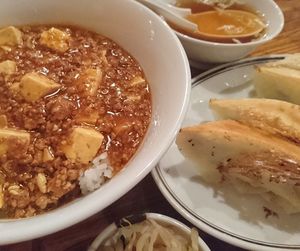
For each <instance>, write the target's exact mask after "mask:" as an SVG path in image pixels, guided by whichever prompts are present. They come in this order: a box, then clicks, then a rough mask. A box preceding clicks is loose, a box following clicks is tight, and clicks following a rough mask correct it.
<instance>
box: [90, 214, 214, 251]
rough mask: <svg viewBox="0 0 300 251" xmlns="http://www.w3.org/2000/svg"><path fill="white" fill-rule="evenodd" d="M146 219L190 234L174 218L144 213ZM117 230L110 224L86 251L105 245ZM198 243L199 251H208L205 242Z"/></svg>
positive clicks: (199, 241)
mask: <svg viewBox="0 0 300 251" xmlns="http://www.w3.org/2000/svg"><path fill="white" fill-rule="evenodd" d="M146 217H147V219H153V220H155V221H157V222H160V223H162V224H166V225H169V226H172V227H174V228H176V229H178V230H179V231H181V232H182V233H184V234H186V235H187V236H189V235H190V233H191V228H189V227H188V226H186V225H184V224H183V223H182V222H180V221H178V220H176V219H174V218H171V217H168V216H165V215H162V214H157V213H146ZM117 229H118V228H117V225H116V224H115V223H112V224H110V225H109V226H108V227H107V228H105V229H104V230H103V231H102V232H101V233H100V234H99V235H98V236H97V237H96V239H95V240H94V241H93V242H92V244H91V245H90V247H89V249H88V250H87V251H96V250H97V248H98V247H99V246H100V245H101V244H103V242H104V243H105V241H107V240H109V239H110V238H111V237H112V236H113V235H114V234H116V232H117ZM198 243H199V247H201V250H203V251H210V249H209V247H208V246H207V245H206V244H205V242H204V241H203V240H202V239H201V238H200V237H198Z"/></svg>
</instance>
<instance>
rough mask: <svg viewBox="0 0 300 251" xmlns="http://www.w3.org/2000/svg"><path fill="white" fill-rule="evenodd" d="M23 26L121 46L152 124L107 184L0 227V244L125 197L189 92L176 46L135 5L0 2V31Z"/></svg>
mask: <svg viewBox="0 0 300 251" xmlns="http://www.w3.org/2000/svg"><path fill="white" fill-rule="evenodd" d="M23 24H71V25H78V26H81V27H83V28H87V29H90V30H93V31H96V32H98V33H100V34H102V35H105V36H107V37H109V38H111V39H113V40H114V41H115V42H117V43H118V44H119V45H121V46H122V47H123V48H124V49H126V50H127V51H128V52H129V53H131V55H133V56H134V57H135V58H136V59H137V60H138V62H139V63H140V64H141V66H142V68H143V69H144V71H145V74H146V77H147V79H148V81H149V82H150V88H151V92H152V105H153V107H152V108H153V111H152V121H151V125H150V127H149V130H148V133H147V135H146V137H145V140H144V142H143V145H142V147H140V149H139V151H138V153H137V154H136V155H135V156H134V158H133V159H132V160H131V161H130V163H129V164H128V165H127V167H126V168H125V169H124V170H123V171H121V172H120V173H119V174H118V175H116V176H115V177H114V178H113V179H112V180H111V181H110V182H108V183H107V184H106V185H104V186H103V187H102V188H100V189H99V190H97V191H95V192H94V193H91V194H89V195H87V196H85V197H82V198H80V199H78V200H76V201H74V202H72V203H70V204H68V205H66V206H64V207H61V208H59V209H57V210H54V211H51V212H49V213H46V214H43V215H40V216H36V217H32V218H29V219H22V220H8V221H7V220H2V221H0V244H6V243H12V242H17V241H22V240H26V239H32V238H37V237H39V236H42V235H46V234H49V233H52V232H55V231H58V230H60V229H63V228H65V227H68V226H70V225H72V224H75V223H77V222H79V221H80V220H83V219H85V218H87V217H89V216H91V215H92V214H94V213H96V212H98V211H100V210H101V209H103V208H104V207H106V206H108V205H109V204H111V203H112V202H113V201H115V200H116V199H118V198H119V197H120V196H122V195H123V194H124V193H126V192H127V191H128V190H129V189H131V188H132V187H133V186H134V185H136V183H138V182H139V181H140V180H141V179H142V178H143V177H144V176H145V175H146V174H147V173H148V172H150V170H151V168H152V167H153V166H154V165H155V164H156V163H157V162H158V160H159V158H160V157H161V156H162V154H163V153H164V152H165V151H166V150H167V148H168V146H169V145H170V144H171V142H172V140H173V139H174V137H175V135H176V132H177V130H178V129H179V127H180V123H181V121H182V119H183V115H184V113H185V111H186V108H187V103H188V97H189V92H190V71H189V66H188V61H187V58H186V55H185V52H184V50H183V48H182V46H181V44H180V42H179V40H178V39H177V38H176V36H175V35H174V34H173V32H172V31H171V30H170V28H169V27H168V26H167V25H166V24H165V23H164V22H163V21H162V20H161V19H160V18H159V17H158V16H156V15H155V14H154V13H152V12H151V11H150V10H148V9H147V8H145V7H144V6H142V5H140V4H139V3H137V2H135V1H132V0H123V1H119V0H101V1H98V0H87V1H81V0H72V1H71V0H66V1H61V0H51V1H50V0H49V1H38V0H16V1H15V2H14V3H12V2H11V1H10V0H3V1H1V9H0V26H2V27H3V26H7V25H23ZM29 226H30V227H29Z"/></svg>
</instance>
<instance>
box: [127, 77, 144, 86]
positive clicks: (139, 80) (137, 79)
mask: <svg viewBox="0 0 300 251" xmlns="http://www.w3.org/2000/svg"><path fill="white" fill-rule="evenodd" d="M145 82H146V80H145V79H143V78H142V77H140V76H136V77H134V78H133V79H132V80H131V82H130V85H131V86H136V85H141V84H144V83H145Z"/></svg>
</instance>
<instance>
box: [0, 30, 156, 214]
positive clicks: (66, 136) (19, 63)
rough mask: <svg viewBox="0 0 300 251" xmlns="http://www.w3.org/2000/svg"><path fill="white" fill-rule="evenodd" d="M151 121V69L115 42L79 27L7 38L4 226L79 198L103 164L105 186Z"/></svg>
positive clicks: (1, 127) (3, 47)
mask: <svg viewBox="0 0 300 251" xmlns="http://www.w3.org/2000/svg"><path fill="white" fill-rule="evenodd" d="M150 120H151V94H150V89H149V85H148V82H147V79H146V77H145V75H144V73H143V70H142V68H141V67H140V65H139V64H138V62H137V61H136V60H135V59H134V58H133V57H132V56H131V55H130V54H129V53H127V52H126V51H125V50H124V49H122V48H121V47H120V46H119V45H118V44H116V43H115V42H113V41H112V40H110V39H108V38H106V37H104V36H102V35H99V34H96V33H94V32H91V31H88V30H85V29H82V28H78V27H73V26H59V25H55V26H48V25H43V26H40V25H39V26H22V27H14V26H9V27H4V28H2V29H0V217H1V218H21V217H29V216H34V215H36V214H39V213H43V212H46V211H48V210H51V209H54V208H56V207H58V206H60V205H62V204H64V203H67V202H69V201H70V200H72V199H75V198H77V197H79V196H81V194H82V192H81V190H80V178H81V177H83V176H84V174H85V172H87V171H88V170H90V168H91V167H93V168H97V165H98V163H100V164H101V163H103V162H104V163H105V164H106V165H107V166H108V167H109V175H106V176H105V177H102V178H103V179H104V180H105V181H106V180H107V179H109V178H110V177H111V176H113V175H115V174H116V173H117V172H119V171H120V170H121V169H122V168H124V166H125V165H126V163H127V162H128V161H129V160H130V158H131V157H132V156H133V155H134V153H135V152H136V151H137V148H138V147H139V145H140V143H141V141H142V140H143V137H144V136H145V133H146V131H147V128H148V126H149V123H150ZM99 156H100V157H99ZM103 156H104V157H103ZM104 159H105V160H104ZM102 166H103V164H102ZM81 183H82V181H81Z"/></svg>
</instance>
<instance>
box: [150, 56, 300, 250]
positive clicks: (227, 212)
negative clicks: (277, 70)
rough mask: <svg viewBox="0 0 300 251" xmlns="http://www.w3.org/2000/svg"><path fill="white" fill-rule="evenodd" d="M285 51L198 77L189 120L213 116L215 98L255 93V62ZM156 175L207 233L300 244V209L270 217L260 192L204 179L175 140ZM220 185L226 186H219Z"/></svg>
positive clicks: (278, 245)
mask: <svg viewBox="0 0 300 251" xmlns="http://www.w3.org/2000/svg"><path fill="white" fill-rule="evenodd" d="M282 58H284V57H283V56H272V57H264V58H252V59H251V58H250V59H246V60H242V61H239V62H235V63H231V64H226V65H222V66H220V67H217V68H214V69H212V70H210V71H208V72H206V73H204V74H202V75H200V76H199V77H197V78H196V79H194V82H195V80H197V81H196V83H195V84H194V85H193V89H192V95H191V100H190V108H189V111H188V113H187V115H186V118H185V120H184V123H183V126H186V125H192V124H198V123H201V122H204V121H209V120H213V116H212V113H211V111H210V110H209V108H208V101H209V99H210V98H246V97H250V96H251V91H252V90H253V87H252V85H251V79H252V76H253V72H254V66H255V65H257V64H260V63H265V62H268V61H271V60H275V59H282ZM152 175H153V177H154V179H155V181H156V183H157V185H158V187H159V188H160V190H161V192H162V193H163V194H164V196H165V197H166V199H167V200H168V201H169V202H170V203H171V205H172V206H173V207H174V208H175V209H176V210H177V211H178V212H179V213H180V214H181V215H182V216H184V217H185V218H186V219H187V220H189V221H190V222H192V223H193V224H194V225H196V226H197V227H199V228H200V229H202V230H204V231H206V232H207V233H209V234H211V235H213V236H215V237H216V238H219V239H221V240H224V241H226V242H228V243H231V244H233V245H236V246H240V247H242V248H246V249H251V250H253V249H254V250H277V251H278V250H300V224H299V223H300V215H299V214H298V215H294V216H288V215H284V214H283V213H282V212H280V211H277V213H278V217H276V216H270V217H268V218H266V212H264V210H263V207H264V206H266V207H267V208H269V207H268V205H267V204H266V203H265V202H264V201H263V200H261V199H260V198H259V197H258V196H256V195H255V196H254V195H251V196H250V195H247V196H241V195H240V194H237V193H235V191H232V190H230V188H229V189H228V188H227V189H224V190H221V191H222V194H221V193H220V192H218V190H216V189H214V188H212V187H211V186H209V185H207V184H205V183H203V182H202V181H201V180H200V178H199V176H198V174H197V171H196V169H195V168H194V167H193V164H192V163H190V162H188V161H187V160H185V159H184V158H183V157H182V155H181V154H180V153H179V151H178V150H177V147H176V145H175V144H173V145H172V146H171V148H170V149H169V151H168V152H167V153H166V154H165V156H164V157H163V158H162V159H161V161H160V163H159V165H158V166H157V167H156V168H155V169H154V170H153V171H152ZM219 191H220V190H219Z"/></svg>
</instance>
